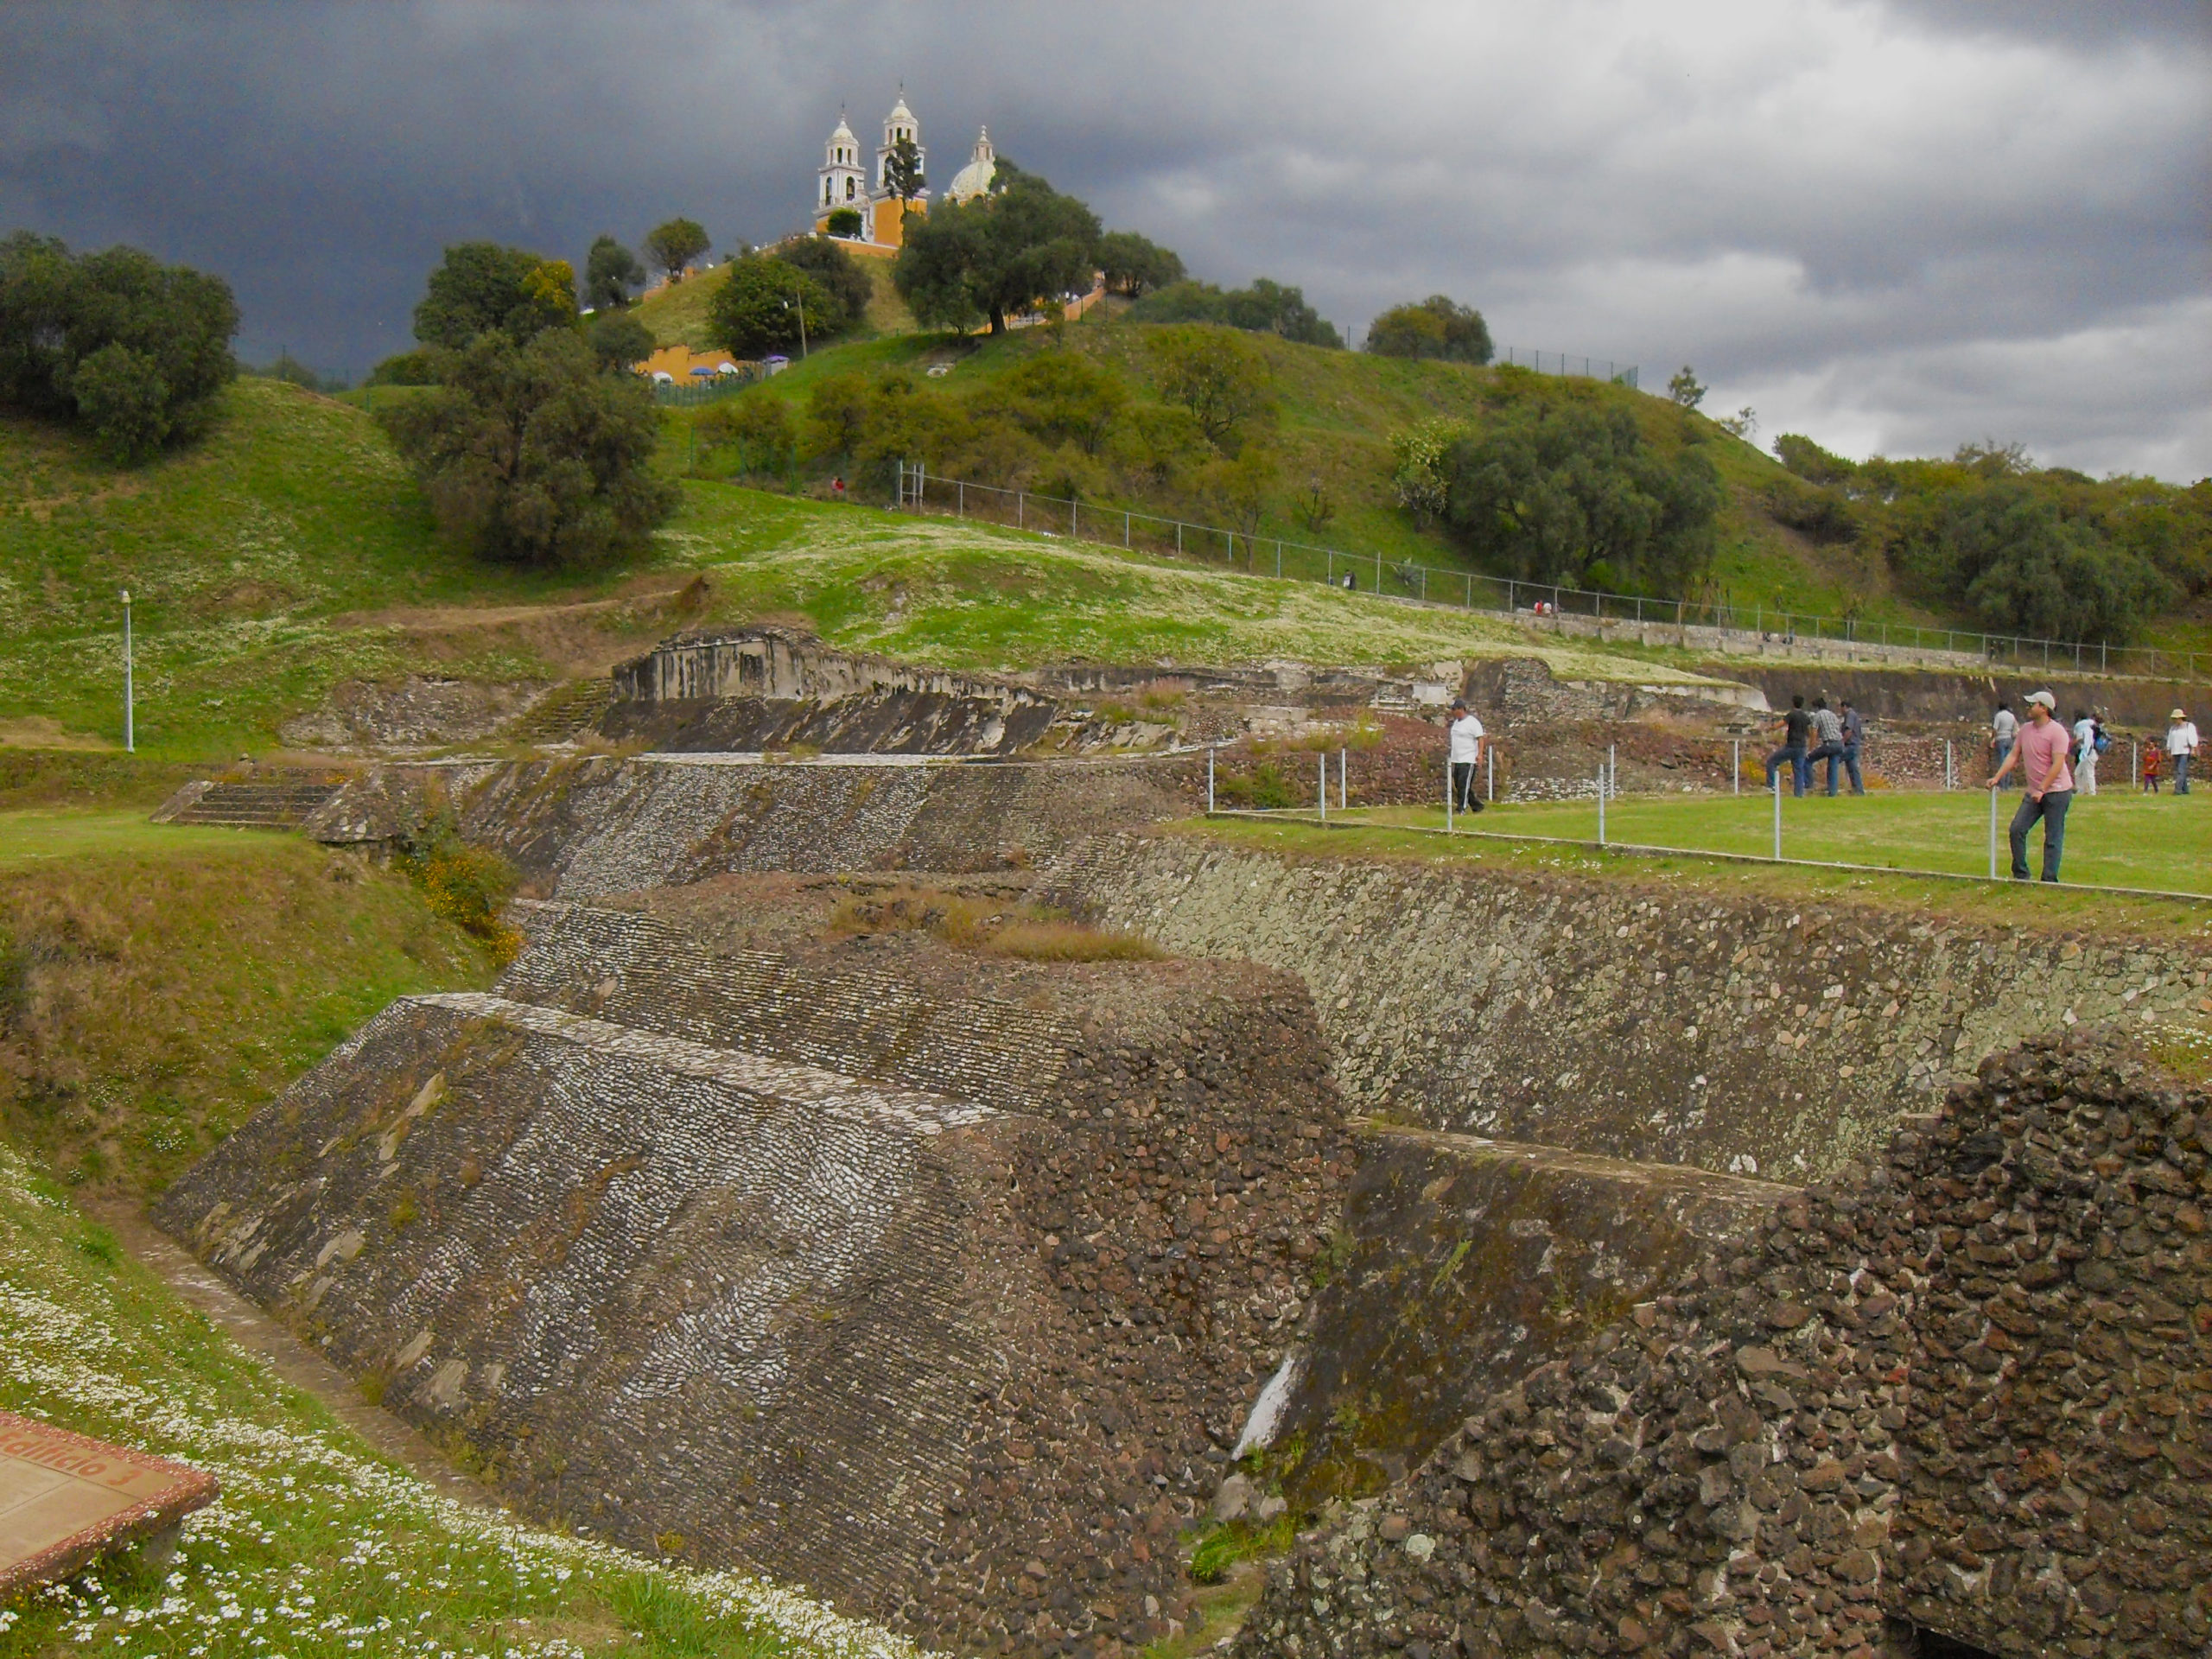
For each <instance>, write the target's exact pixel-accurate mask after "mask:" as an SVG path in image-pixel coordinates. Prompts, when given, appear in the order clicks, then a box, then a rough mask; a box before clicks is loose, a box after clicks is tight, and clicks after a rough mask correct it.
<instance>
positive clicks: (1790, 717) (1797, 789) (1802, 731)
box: [1766, 696, 1813, 795]
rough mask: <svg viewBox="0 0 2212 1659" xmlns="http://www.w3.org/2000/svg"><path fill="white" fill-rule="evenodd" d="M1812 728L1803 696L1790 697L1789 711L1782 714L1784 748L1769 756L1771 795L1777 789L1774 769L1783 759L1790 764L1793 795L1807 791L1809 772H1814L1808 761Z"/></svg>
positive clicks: (1768, 768) (1768, 771) (1768, 782)
mask: <svg viewBox="0 0 2212 1659" xmlns="http://www.w3.org/2000/svg"><path fill="white" fill-rule="evenodd" d="M1812 729H1813V717H1812V716H1811V715H1808V714H1807V713H1806V712H1805V699H1804V698H1803V697H1802V696H1795V697H1792V698H1790V699H1789V713H1788V714H1786V715H1783V717H1782V747H1780V748H1778V749H1777V750H1775V751H1774V752H1773V753H1771V754H1770V755H1768V756H1767V758H1766V787H1767V792H1768V793H1769V794H1772V793H1773V792H1774V786H1775V785H1774V774H1775V769H1776V768H1777V767H1778V766H1781V765H1782V763H1783V761H1784V760H1787V761H1788V762H1789V783H1790V791H1789V792H1790V793H1791V794H1793V795H1802V794H1803V793H1804V792H1805V784H1806V781H1807V774H1808V773H1809V772H1811V771H1812V768H1811V767H1810V766H1808V765H1807V764H1806V761H1805V739H1806V738H1807V737H1808V735H1809V734H1811V732H1812Z"/></svg>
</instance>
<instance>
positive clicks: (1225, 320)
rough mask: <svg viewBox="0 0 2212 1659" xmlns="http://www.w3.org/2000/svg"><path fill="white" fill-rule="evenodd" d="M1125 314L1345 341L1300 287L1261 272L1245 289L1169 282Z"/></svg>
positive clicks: (1311, 342) (1327, 342) (1299, 339)
mask: <svg viewBox="0 0 2212 1659" xmlns="http://www.w3.org/2000/svg"><path fill="white" fill-rule="evenodd" d="M1129 315H1130V316H1131V317H1132V318H1133V319H1135V321H1139V322H1217V323H1220V324H1221V325H1223V326H1224V327H1229V328H1242V329H1243V330H1244V332H1245V333H1247V334H1274V335H1277V336H1279V337H1281V339H1284V340H1290V341H1292V342H1293V343H1294V344H1296V345H1300V346H1331V347H1337V346H1342V345H1343V344H1344V338H1343V336H1342V335H1340V334H1338V333H1337V330H1336V326H1335V325H1334V324H1333V323H1331V322H1328V321H1325V320H1324V319H1323V318H1322V316H1321V315H1320V313H1319V312H1318V311H1316V310H1314V308H1313V307H1312V306H1310V305H1308V304H1306V296H1305V294H1304V293H1303V292H1302V291H1301V290H1300V289H1296V288H1293V287H1289V286H1287V285H1286V284H1283V283H1275V282H1271V281H1269V280H1268V278H1267V277H1254V278H1253V279H1252V285H1251V286H1250V287H1249V288H1232V289H1219V288H1216V287H1215V286H1214V285H1213V284H1212V283H1199V282H1188V281H1179V282H1174V283H1168V284H1167V285H1166V287H1164V288H1162V289H1159V290H1158V291H1157V292H1156V293H1153V294H1149V295H1147V296H1145V297H1144V298H1143V299H1141V300H1140V301H1138V302H1137V303H1136V304H1135V305H1134V306H1132V307H1130V308H1129Z"/></svg>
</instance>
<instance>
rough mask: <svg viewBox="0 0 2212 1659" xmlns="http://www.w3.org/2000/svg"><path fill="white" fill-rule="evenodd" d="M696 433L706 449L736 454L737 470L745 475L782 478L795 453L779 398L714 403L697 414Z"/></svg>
mask: <svg viewBox="0 0 2212 1659" xmlns="http://www.w3.org/2000/svg"><path fill="white" fill-rule="evenodd" d="M699 436H700V438H701V439H702V441H703V442H705V443H707V444H708V445H709V448H730V449H734V451H736V454H737V470H738V471H739V472H740V473H741V474H746V475H748V476H767V477H772V478H779V477H782V476H783V475H785V474H787V473H789V472H790V471H791V467H792V465H793V463H794V462H795V461H797V460H798V436H797V435H796V434H795V433H794V432H793V431H792V429H791V414H790V411H789V410H788V408H787V407H786V406H785V403H784V400H783V399H782V398H780V397H756V396H752V395H747V396H744V397H734V398H732V399H730V400H729V401H728V403H722V404H715V405H714V407H712V408H711V409H709V410H707V412H706V413H705V414H703V415H702V416H700V417H699Z"/></svg>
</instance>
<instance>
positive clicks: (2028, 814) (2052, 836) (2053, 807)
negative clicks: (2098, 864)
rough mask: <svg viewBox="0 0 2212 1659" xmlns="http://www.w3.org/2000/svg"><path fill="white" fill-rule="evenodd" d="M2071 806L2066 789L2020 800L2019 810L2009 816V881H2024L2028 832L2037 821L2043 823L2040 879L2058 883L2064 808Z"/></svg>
mask: <svg viewBox="0 0 2212 1659" xmlns="http://www.w3.org/2000/svg"><path fill="white" fill-rule="evenodd" d="M2073 804H2074V791H2072V790H2070V789H2053V790H2047V791H2044V793H2043V794H2041V795H2028V796H2024V797H2022V798H2021V800H2020V810H2018V811H2017V812H2015V813H2013V814H2012V879H2013V880H2015V881H2024V880H2027V879H2028V831H2029V830H2030V829H2033V828H2034V827H2035V822H2036V820H2037V818H2041V819H2042V820H2043V879H2044V880H2046V881H2056V880H2058V860H2059V855H2061V854H2062V853H2063V852H2064V851H2065V850H2066V809H2067V808H2068V807H2069V806H2071V805H2073Z"/></svg>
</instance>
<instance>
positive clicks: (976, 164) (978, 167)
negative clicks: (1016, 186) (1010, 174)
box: [944, 127, 999, 201]
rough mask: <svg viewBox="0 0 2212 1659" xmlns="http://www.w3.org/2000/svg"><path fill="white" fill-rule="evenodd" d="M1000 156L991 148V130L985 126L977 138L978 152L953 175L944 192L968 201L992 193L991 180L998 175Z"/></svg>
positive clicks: (953, 198) (954, 197) (959, 199)
mask: <svg viewBox="0 0 2212 1659" xmlns="http://www.w3.org/2000/svg"><path fill="white" fill-rule="evenodd" d="M998 170H999V163H998V156H997V155H996V153H995V151H993V149H991V130H990V129H989V128H988V127H985V128H984V129H983V130H982V132H981V133H979V134H978V135H977V136H976V154H975V156H973V157H972V158H971V159H970V160H969V163H968V165H967V166H965V167H963V168H961V169H960V170H959V171H958V172H957V173H956V174H954V175H952V182H951V183H950V185H948V186H947V187H945V192H944V194H946V195H947V196H949V197H950V198H951V199H952V200H955V201H966V200H969V198H971V197H974V196H982V195H988V194H990V188H991V181H992V180H993V179H994V178H995V177H997V176H998Z"/></svg>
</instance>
